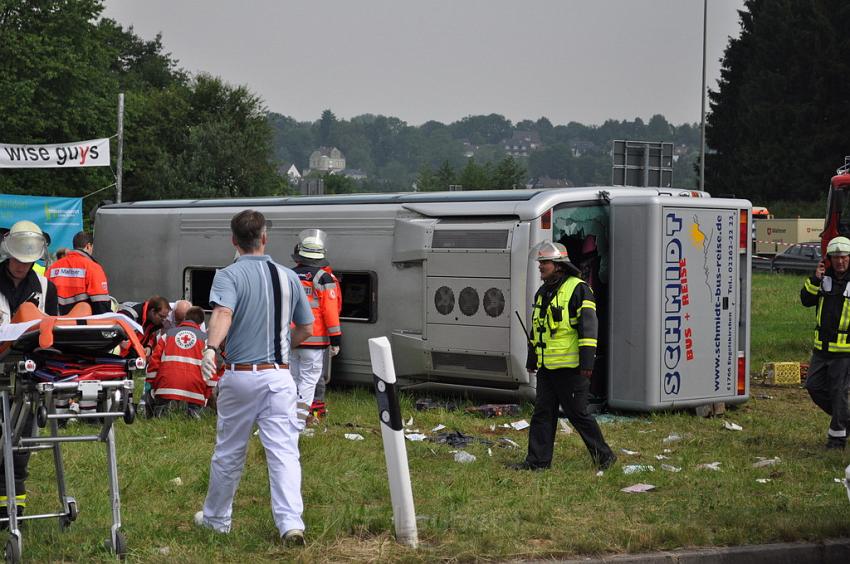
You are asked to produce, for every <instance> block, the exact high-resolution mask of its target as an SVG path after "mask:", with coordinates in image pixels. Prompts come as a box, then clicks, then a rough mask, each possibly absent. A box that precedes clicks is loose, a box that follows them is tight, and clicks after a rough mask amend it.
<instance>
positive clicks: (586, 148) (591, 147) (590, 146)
mask: <svg viewBox="0 0 850 564" xmlns="http://www.w3.org/2000/svg"><path fill="white" fill-rule="evenodd" d="M570 153H571V154H572V155H573V156H574V157H580V156H582V155H586V154H588V153H599V147H597V146H596V143H594V142H593V141H584V140H582V139H576V140H575V141H572V142H570Z"/></svg>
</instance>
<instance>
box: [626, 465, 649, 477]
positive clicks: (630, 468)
mask: <svg viewBox="0 0 850 564" xmlns="http://www.w3.org/2000/svg"><path fill="white" fill-rule="evenodd" d="M638 472H655V467H654V466H652V465H651V464H626V465H625V466H623V474H626V475H628V474H637V473H638Z"/></svg>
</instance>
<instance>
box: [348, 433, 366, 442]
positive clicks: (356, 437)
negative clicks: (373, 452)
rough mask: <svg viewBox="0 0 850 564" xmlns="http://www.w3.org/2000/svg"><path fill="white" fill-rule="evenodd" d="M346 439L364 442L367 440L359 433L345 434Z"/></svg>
mask: <svg viewBox="0 0 850 564" xmlns="http://www.w3.org/2000/svg"><path fill="white" fill-rule="evenodd" d="M345 438H346V439H348V440H349V441H362V440H365V439H364V438H363V435H360V434H359V433H346V434H345Z"/></svg>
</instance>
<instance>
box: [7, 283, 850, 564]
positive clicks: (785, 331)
mask: <svg viewBox="0 0 850 564" xmlns="http://www.w3.org/2000/svg"><path fill="white" fill-rule="evenodd" d="M753 279H754V292H753V331H752V337H753V344H752V360H753V362H752V372H753V373H754V374H757V373H758V372H759V370H760V368H761V364H762V362H764V361H777V360H792V361H806V360H807V359H808V354H809V353H808V351H809V338H810V337H809V335H810V328H811V326H812V318H813V313H812V311H811V310H804V309H803V308H802V307H801V306H800V305H799V298H798V292H799V288H800V284H801V278H800V277H799V276H780V275H770V274H761V275H754V277H753ZM415 399H416V398H415V397H412V396H407V395H405V396H403V397H402V401H403V412H404V415H405V418H406V419H408V418H410V417H413V419H414V423H413V427H414V428H417V429H419V430H420V431H421V432H424V433H429V432H430V430H431V429H432V428H433V427H434V426H436V425H437V424H440V423H441V424H443V425H446V427H447V428H448V430H455V429H456V430H459V431H462V432H463V433H465V434H470V435H474V436H477V437H482V438H486V439H489V440H492V441H494V442H495V441H496V440H497V439H498V438H499V437H508V438H510V439H512V440H514V441H516V442H517V443H519V445H520V448H519V449H513V448H502V447H500V446H496V445H495V444H494V445H492V446H490V447H488V446H487V445H484V444H474V445H472V446H470V447H468V448H467V449H466V450H468V452H470V453H472V454H474V455H475V456H476V457H477V460H476V461H475V462H473V463H471V464H459V463H456V462H454V460H453V455H452V453H451V450H452V449H451V448H450V447H448V446H446V445H441V444H433V443H427V442H415V443H414V442H408V443H407V448H408V455H409V459H410V473H411V478H412V483H413V492H414V497H415V502H416V513H417V518H418V524H419V538H420V543H421V544H420V548H419V549H418V550H411V549H407V548H404V547H402V546H400V545H398V544H396V543H395V542H394V540H393V536H392V509H391V506H390V501H389V490H388V486H387V481H386V468H385V465H384V455H383V448H382V445H381V436H380V429H379V427H378V425H377V409H376V405H375V400H374V397H373V396H372V395H371V391H370V390H367V389H355V390H332V391H331V393H330V394H329V405H330V409H331V414H330V417H329V418H328V419H327V421H326V423H325V424H324V425H323V426H320V427H318V428H317V429H316V433H315V436H312V437H303V438H302V441H301V445H302V465H303V470H304V480H303V494H304V501H305V506H306V511H305V518H306V522H307V526H308V546H307V547H306V548H302V549H284V548H283V547H282V546H281V545H280V543H279V541H278V540H277V532H276V530H275V528H274V525H273V522H272V518H271V514H270V509H269V496H268V482H267V474H266V469H265V459H264V455H263V450H262V448H261V447H260V445H259V440H258V438H256V437H254V438H253V439H252V441H251V447H250V450H249V455H248V461H247V465H246V469H245V473H244V475H243V480H242V484H241V486H240V489H239V491H238V493H237V497H236V503H235V507H234V530H233V532H232V533H231V534H230V535H228V536H219V535H216V534H214V533H211V532H208V531H200V530H197V529H195V528H194V526H193V525H192V524H191V520H192V515H193V513H194V512H195V511H197V510H198V509H200V507H201V504H202V502H203V498H204V495H205V492H206V486H207V478H208V472H209V470H208V468H209V460H210V455H211V452H212V447H213V440H214V434H215V422H214V419H212V418H207V419H205V420H202V421H190V420H186V419H182V418H170V419H162V420H139V421H137V422H136V423H135V424H133V425H130V426H126V425H124V424H123V423H120V424H119V425H118V433H117V435H118V456H119V460H120V462H119V472H120V479H121V496H122V517H123V529H124V532H125V534H126V536H127V539H128V542H129V547H130V554H129V556H128V560H129V561H132V562H163V563H165V562H169V563H170V562H239V561H245V562H265V561H269V562H270V561H280V560H283V561H301V562H324V561H337V562H360V561H398V562H425V561H472V560H503V559H532V558H548V557H568V556H574V555H589V554H611V553H622V552H640V551H649V550H656V549H674V548H680V547H698V546H718V545H737V544H742V543H768V542H777V541H794V540H814V539H824V538H831V537H841V536H847V535H848V534H850V503H848V499H847V495H846V494H845V492H844V488H843V486H842V485H841V484H837V483H835V481H834V478H837V477H840V476H843V473H844V467H845V466H846V465H847V464H848V463H850V453H845V452H834V451H829V452H827V451H826V450H824V449H823V443H824V442H825V435H826V428H827V425H828V418H827V416H826V415H824V414H823V413H821V412H819V411H818V410H817V409H816V408H815V407H814V405H813V404H812V403H811V401H810V400H809V398H808V395H807V394H806V392H805V391H804V390H802V389H800V388H779V387H765V386H760V385H753V387H752V399H751V400H750V401H749V402H747V403H746V404H744V405H742V406H740V407H738V408H733V409H730V410H728V411H727V413H726V415H725V417H723V418H718V419H702V418H698V417H695V416H693V415H690V414H688V413H662V414H654V415H642V416H638V417H629V418H620V419H616V420H615V421H613V422H607V423H603V424H602V429H603V432H604V434H605V436H606V438H607V440H608V441H609V443H610V444H611V445H612V447H613V448H614V449H615V450H616V451H617V452H618V454H619V456H620V462H619V463H618V464H617V466H615V467H614V468H613V469H611V470H609V471H608V472H606V473H605V474H604V475H602V476H597V475H596V474H595V472H594V470H593V468H592V466H591V462H590V457H589V456H588V455H587V452H586V451H585V449H584V447H583V445H582V444H581V440H580V439H579V438H578V437H577V436H576V435H575V434H571V435H568V434H559V436H558V440H557V444H556V448H555V461H554V465H553V468H552V469H551V470H549V471H546V472H535V473H528V472H524V473H521V472H516V471H512V470H508V469H505V468H504V466H503V465H504V463H506V462H512V461H518V460H521V459H522V458H523V456H524V453H525V446H526V444H527V431H514V430H512V429H504V428H502V427H500V425H502V424H504V423H507V422H510V421H515V420H518V419H521V418H523V417H524V418H526V419H528V418H529V417H530V409H531V407H530V405H526V406H524V412H523V414H522V415H521V416H519V417H511V418H497V419H482V418H480V417H477V416H473V415H468V414H464V413H463V412H462V411H451V412H449V411H445V410H437V411H426V412H417V411H415V410H414V409H413V404H414V402H415ZM462 405H465V404H462ZM724 420H728V421H732V422H734V423H737V424H738V425H740V426H741V427H743V430H742V431H730V430H726V429H724V427H723V423H724ZM493 424H496V428H495V429H491V425H493ZM352 432H356V433H359V434H361V435H363V437H364V438H365V440H363V441H356V442H355V441H350V440H346V439H345V438H344V436H343V435H344V434H345V433H352ZM673 433H675V434H678V435H679V436H681V437H682V439H681V440H679V441H676V442H669V443H665V442H664V439H665V438H666V437H668V436H669V435H671V434H673ZM620 449H628V450H630V451H636V452H638V453H640V454H635V455H627V454H624V453H622V452H621V450H620ZM664 449H669V451H670V452H668V453H666V456H668V457H669V458H668V459H667V460H657V459H656V458H655V455H658V454H663V453H664ZM758 457H764V458H773V457H779V458H780V462H779V463H778V464H776V465H774V466H768V467H763V468H753V464H754V463H755V462H757V461H758ZM65 461H66V472H67V475H68V483H69V488H68V489H69V492H70V493H71V495H74V496H75V497H76V498H77V500H78V503H79V507H80V516H79V519H78V520H77V521H76V523H74V524H73V526H72V527H71V528H70V529H69V530H68V531H66V532H60V531H59V529H58V526H57V524H56V521H55V520H50V521H36V522H29V523H27V524H26V525H25V529H24V557H25V558H26V559H27V560H28V561H32V562H59V561H62V562H98V561H100V562H106V561H112V558H111V557H110V555H109V554H108V553H107V552H106V551H105V550H104V549H103V547H102V541H103V540H104V539H105V538H106V537H107V536H108V530H109V524H110V509H109V504H108V496H107V479H106V472H105V456H104V448H103V446H102V445H100V444H80V445H70V446H68V447H67V448H65ZM710 462H719V463H720V470H719V471H711V470H706V469H697V465H700V464H705V463H710ZM662 463H667V464H670V465H673V466H676V467H679V468H681V471H680V472H675V473H674V472H668V471H664V470H662V469H661V464H662ZM627 464H650V465H652V466H654V468H655V471H654V472H644V473H639V474H632V475H625V474H624V472H623V466H624V465H627ZM30 471H31V476H32V478H31V479H30V480H29V482H28V488H29V491H30V499H31V502H30V504H31V506H30V510H34V511H40V510H45V511H46V510H52V509H53V506H54V504H55V497H56V494H55V483H54V479H53V470H52V459H51V457H50V455H49V454H45V453H39V454H37V455H35V456H34V457H33V461H32V464H31V467H30ZM177 477H180V478H181V480H182V485H180V486H176V485H174V484H172V483H171V480H172V479H174V478H177ZM757 479H768V480H770V481H769V482H766V483H759V482H757V481H756V480H757ZM639 482H643V483H650V484H653V485H655V486H656V487H657V489H656V490H655V491H653V492H649V493H644V494H627V493H622V492H621V491H620V489H621V488H624V487H626V486H629V485H632V484H635V483H639Z"/></svg>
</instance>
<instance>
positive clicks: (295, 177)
mask: <svg viewBox="0 0 850 564" xmlns="http://www.w3.org/2000/svg"><path fill="white" fill-rule="evenodd" d="M286 176H288V177H289V182H290V183H292V184H297V183H298V182H299V181H300V180H301V173H300V172H298V167H297V166H295V165H292V166H291V167H289V170H287V171H286Z"/></svg>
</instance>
